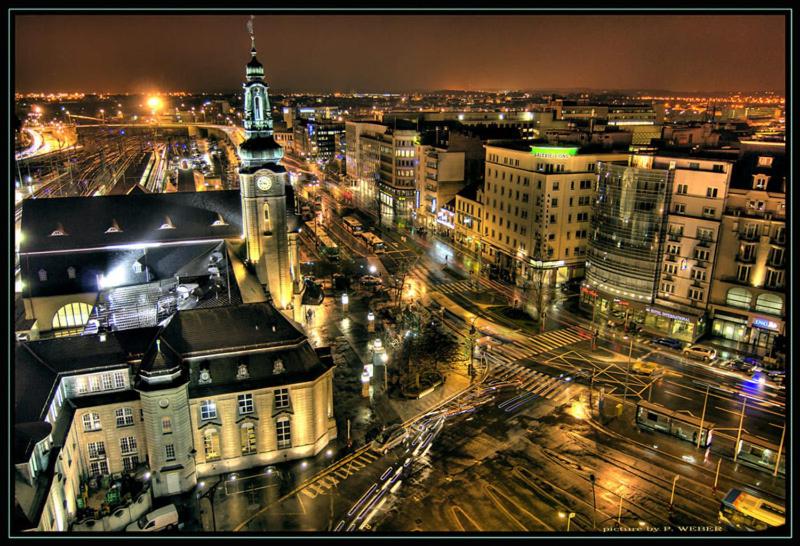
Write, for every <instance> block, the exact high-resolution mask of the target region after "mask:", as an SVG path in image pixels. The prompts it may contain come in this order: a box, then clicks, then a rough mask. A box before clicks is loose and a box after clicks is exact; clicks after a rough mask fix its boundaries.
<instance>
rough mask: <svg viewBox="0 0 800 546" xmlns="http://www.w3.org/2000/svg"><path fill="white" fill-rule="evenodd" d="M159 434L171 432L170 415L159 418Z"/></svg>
mask: <svg viewBox="0 0 800 546" xmlns="http://www.w3.org/2000/svg"><path fill="white" fill-rule="evenodd" d="M161 434H172V417H169V416H164V417H162V418H161Z"/></svg>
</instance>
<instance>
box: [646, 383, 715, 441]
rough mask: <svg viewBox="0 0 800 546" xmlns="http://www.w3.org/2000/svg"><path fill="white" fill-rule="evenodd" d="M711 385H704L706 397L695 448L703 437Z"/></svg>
mask: <svg viewBox="0 0 800 546" xmlns="http://www.w3.org/2000/svg"><path fill="white" fill-rule="evenodd" d="M651 388H652V387H651ZM709 389H711V385H706V397H705V399H703V414H702V415H701V416H700V430H699V431H698V432H697V448H698V449H700V443H701V439H702V438H703V423H704V421H705V419H706V404H708V391H709Z"/></svg>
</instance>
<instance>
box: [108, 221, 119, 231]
mask: <svg viewBox="0 0 800 546" xmlns="http://www.w3.org/2000/svg"><path fill="white" fill-rule="evenodd" d="M106 233H122V229H121V228H120V227H119V224H118V223H117V221H116V220H111V227H109V228H108V229H107V230H106Z"/></svg>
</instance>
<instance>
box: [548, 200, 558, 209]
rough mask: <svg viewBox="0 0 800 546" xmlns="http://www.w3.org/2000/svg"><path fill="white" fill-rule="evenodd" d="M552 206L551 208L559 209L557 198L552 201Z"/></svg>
mask: <svg viewBox="0 0 800 546" xmlns="http://www.w3.org/2000/svg"><path fill="white" fill-rule="evenodd" d="M550 206H551V207H553V208H556V207H558V199H555V198H554V199H552V200H551V201H550Z"/></svg>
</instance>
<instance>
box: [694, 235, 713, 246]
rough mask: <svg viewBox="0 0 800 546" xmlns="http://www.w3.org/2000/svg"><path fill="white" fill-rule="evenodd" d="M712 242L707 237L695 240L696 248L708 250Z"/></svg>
mask: <svg viewBox="0 0 800 546" xmlns="http://www.w3.org/2000/svg"><path fill="white" fill-rule="evenodd" d="M713 242H714V241H712V240H711V239H709V238H707V237H703V238H701V239H698V240H697V246H699V247H703V248H709V247H710V246H711V244H712V243H713Z"/></svg>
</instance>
